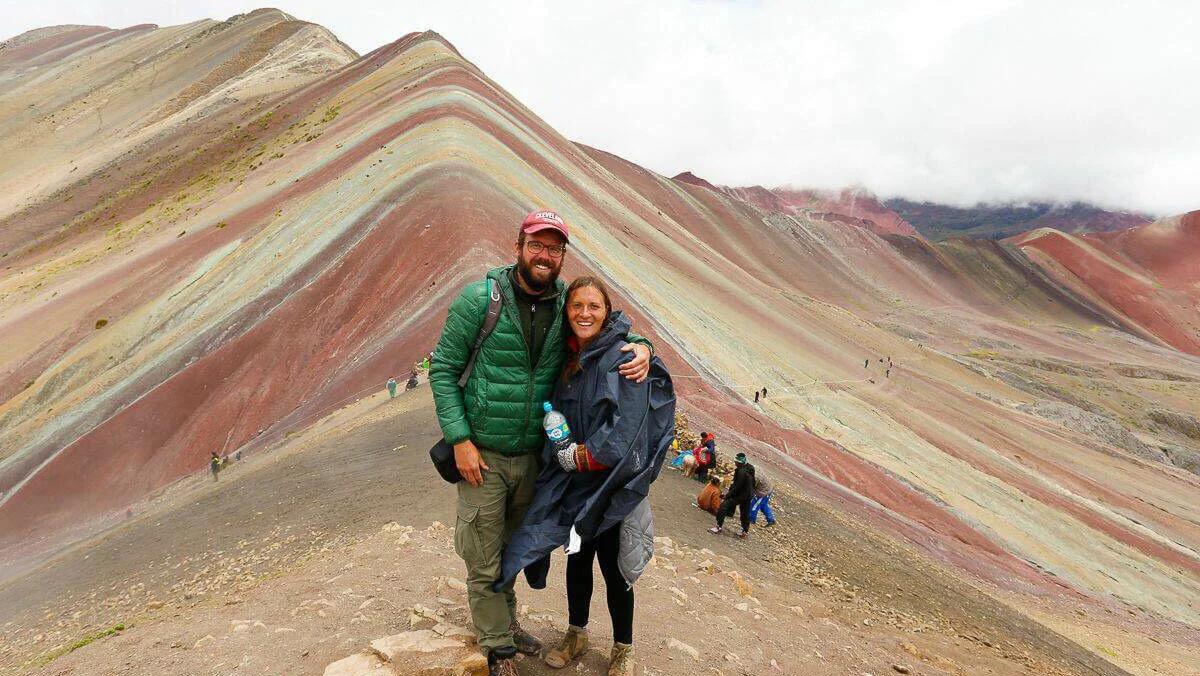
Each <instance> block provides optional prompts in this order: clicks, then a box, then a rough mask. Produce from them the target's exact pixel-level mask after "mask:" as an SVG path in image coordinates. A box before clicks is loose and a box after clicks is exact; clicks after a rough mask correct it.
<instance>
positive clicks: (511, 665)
mask: <svg viewBox="0 0 1200 676" xmlns="http://www.w3.org/2000/svg"><path fill="white" fill-rule="evenodd" d="M488 676H519V675H518V674H517V651H516V649H514V648H497V649H495V650H493V651H491V652H489V653H488Z"/></svg>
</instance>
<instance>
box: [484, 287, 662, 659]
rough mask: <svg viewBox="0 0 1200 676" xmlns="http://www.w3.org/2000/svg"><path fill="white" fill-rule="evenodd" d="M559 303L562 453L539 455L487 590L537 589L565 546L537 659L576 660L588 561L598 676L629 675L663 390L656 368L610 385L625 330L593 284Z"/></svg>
mask: <svg viewBox="0 0 1200 676" xmlns="http://www.w3.org/2000/svg"><path fill="white" fill-rule="evenodd" d="M566 295H567V299H566V317H567V325H568V326H569V327H570V331H571V335H570V336H569V337H568V338H567V350H568V352H567V360H566V364H565V366H564V368H563V373H562V379H561V380H560V381H559V382H558V384H557V385H556V386H555V388H554V396H553V398H552V399H551V401H550V403H551V404H552V405H553V410H555V411H560V412H561V413H562V415H563V416H565V417H566V422H567V423H568V425H569V426H570V431H571V439H572V443H570V444H569V445H564V446H558V445H555V444H547V445H546V449H545V450H544V451H543V452H542V463H543V465H542V470H541V473H540V474H539V476H538V478H537V482H536V484H534V489H533V502H532V504H530V505H529V509H528V511H526V512H525V519H524V521H523V522H522V524H521V527H520V528H518V529H517V530H516V532H514V533H513V534H512V539H511V540H510V541H509V543H508V544H507V545H506V546H505V548H504V556H503V562H502V565H501V568H502V571H503V572H502V575H501V577H500V579H499V580H498V581H497V583H496V585H494V586H493V588H494V589H499V588H503V586H504V585H511V584H512V581H513V580H514V579H515V578H516V576H517V574H518V573H519V572H520V571H522V570H524V571H525V579H526V580H527V581H528V582H529V586H530V587H532V588H534V589H542V588H544V587H545V585H546V575H547V571H548V570H549V567H550V554H551V553H552V552H554V551H555V550H556V549H558V548H560V547H562V546H564V545H565V546H566V547H567V610H568V618H569V623H568V625H567V629H566V631H565V635H564V636H563V639H562V641H561V642H560V643H559V645H558V647H557V648H555V649H554V650H551V651H550V652H549V653H547V654H546V664H548V665H550V666H551V667H554V668H562V667H564V666H566V665H567V664H568V663H570V662H572V661H573V660H575V659H576V658H578V657H579V656H580V655H582V654H583V653H585V652H587V648H588V631H587V626H588V619H589V618H588V616H589V610H590V608H591V602H592V588H593V573H592V569H593V567H594V566H595V563H596V561H597V559H598V560H599V564H600V572H601V574H603V576H604V587H605V596H606V597H607V600H608V614H609V616H610V619H611V620H612V636H613V647H612V652H611V653H610V655H609V663H608V674H610V676H631V675H632V674H633V670H634V665H633V615H634V605H633V602H634V597H633V585H634V584H635V583H636V582H637V580H638V578H639V577H640V576H641V574H642V572H643V571H644V570H645V569H646V567H647V566H648V565H649V564H650V559H651V558H652V557H653V556H654V525H653V515H652V513H651V511H650V501H649V499H648V498H647V494H648V493H649V491H650V488H651V483H652V482H653V481H654V479H655V478H656V477H657V476H658V473H659V470H660V468H661V467H662V463H663V459H664V458H665V457H666V454H667V448H668V447H669V446H670V444H671V439H672V438H673V437H674V434H675V391H674V388H673V387H672V385H671V376H670V374H669V373H667V369H666V366H665V365H664V364H663V363H662V360H660V359H658V358H657V357H655V358H653V359H652V360H651V362H650V377H649V378H648V379H647V380H646V381H645V382H642V383H635V382H632V381H630V380H628V379H625V378H621V377H619V371H618V369H619V368H620V366H621V364H622V363H623V362H625V361H626V360H627V359H628V357H627V355H625V354H624V353H622V351H621V348H623V347H625V346H626V345H627V340H626V339H627V337H628V333H629V327H630V321H629V318H628V317H626V316H625V315H624V314H623V313H622V312H620V311H619V310H613V309H612V302H611V300H610V297H609V294H608V290H607V289H606V288H605V286H604V283H603V282H602V281H600V279H598V278H596V277H580V278H579V279H576V280H575V281H574V282H572V283H571V285H570V286H568V287H567V294H566ZM547 408H549V407H547Z"/></svg>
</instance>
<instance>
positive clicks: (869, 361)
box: [863, 357, 871, 368]
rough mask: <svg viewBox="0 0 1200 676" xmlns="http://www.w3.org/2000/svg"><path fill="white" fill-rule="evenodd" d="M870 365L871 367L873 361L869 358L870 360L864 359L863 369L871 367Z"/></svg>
mask: <svg viewBox="0 0 1200 676" xmlns="http://www.w3.org/2000/svg"><path fill="white" fill-rule="evenodd" d="M870 365H871V359H870V357H868V358H866V359H864V360H863V368H867V367H869V366H870Z"/></svg>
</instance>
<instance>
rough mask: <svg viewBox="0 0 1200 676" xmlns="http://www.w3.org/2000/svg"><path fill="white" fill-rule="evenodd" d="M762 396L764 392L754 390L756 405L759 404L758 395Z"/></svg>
mask: <svg viewBox="0 0 1200 676" xmlns="http://www.w3.org/2000/svg"><path fill="white" fill-rule="evenodd" d="M760 394H762V392H759V391H758V390H754V403H756V404H757V403H758V395H760Z"/></svg>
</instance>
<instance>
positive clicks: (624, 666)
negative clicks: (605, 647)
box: [608, 643, 633, 676]
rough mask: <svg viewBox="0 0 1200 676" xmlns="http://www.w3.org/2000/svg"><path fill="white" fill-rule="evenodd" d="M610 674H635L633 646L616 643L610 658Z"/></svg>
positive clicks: (615, 675) (611, 675) (610, 675)
mask: <svg viewBox="0 0 1200 676" xmlns="http://www.w3.org/2000/svg"><path fill="white" fill-rule="evenodd" d="M608 676H633V646H632V645H630V644H628V643H614V644H613V647H612V654H611V655H609V658H608Z"/></svg>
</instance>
